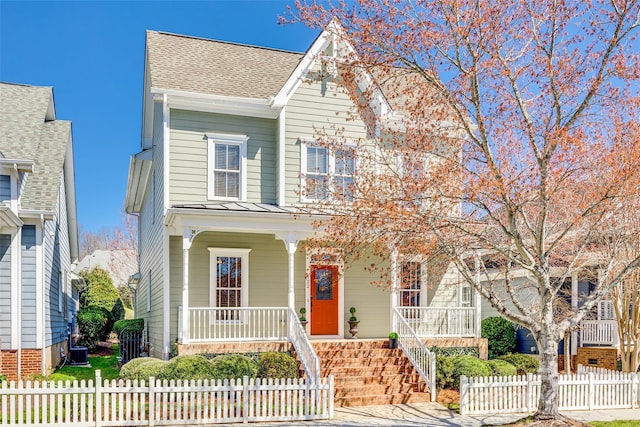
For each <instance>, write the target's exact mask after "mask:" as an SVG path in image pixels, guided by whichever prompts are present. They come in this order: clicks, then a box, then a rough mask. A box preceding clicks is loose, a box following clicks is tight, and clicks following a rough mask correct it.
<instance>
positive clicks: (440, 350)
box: [429, 345, 480, 357]
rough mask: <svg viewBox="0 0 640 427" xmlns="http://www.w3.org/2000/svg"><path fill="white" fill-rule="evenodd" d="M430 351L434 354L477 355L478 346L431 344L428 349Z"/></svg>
mask: <svg viewBox="0 0 640 427" xmlns="http://www.w3.org/2000/svg"><path fill="white" fill-rule="evenodd" d="M429 351H430V352H432V353H435V355H436V356H447V357H453V356H473V357H478V356H479V355H480V352H478V347H438V346H435V345H434V346H433V347H431V348H430V349H429Z"/></svg>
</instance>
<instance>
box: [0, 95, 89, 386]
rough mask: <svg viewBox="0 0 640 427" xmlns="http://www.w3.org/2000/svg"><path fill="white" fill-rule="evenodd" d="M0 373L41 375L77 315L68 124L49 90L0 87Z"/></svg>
mask: <svg viewBox="0 0 640 427" xmlns="http://www.w3.org/2000/svg"><path fill="white" fill-rule="evenodd" d="M0 99H1V100H2V101H1V102H0V349H1V351H0V374H4V375H7V377H8V378H9V379H16V378H20V377H22V376H24V375H28V374H45V373H47V372H48V371H50V370H51V369H52V368H53V367H55V366H56V365H57V364H58V363H59V361H60V357H61V354H63V353H66V352H67V351H68V349H67V344H68V337H69V326H70V324H71V323H72V322H73V318H74V315H75V312H76V310H77V300H78V298H77V295H78V289H77V287H78V286H79V285H80V282H79V281H78V280H77V278H75V276H74V275H73V273H72V269H73V267H72V263H73V262H75V261H76V260H77V257H78V227H77V221H76V198H75V183H74V166H73V141H72V133H71V122H68V121H63V120H57V119H56V111H55V104H54V99H53V89H52V88H51V87H36V86H27V85H20V84H9V83H0Z"/></svg>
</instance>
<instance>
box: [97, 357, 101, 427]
mask: <svg viewBox="0 0 640 427" xmlns="http://www.w3.org/2000/svg"><path fill="white" fill-rule="evenodd" d="M95 390H96V395H95V402H96V427H100V426H101V425H102V378H101V377H100V369H96V388H95Z"/></svg>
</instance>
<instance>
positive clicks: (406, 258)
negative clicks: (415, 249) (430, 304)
mask: <svg viewBox="0 0 640 427" xmlns="http://www.w3.org/2000/svg"><path fill="white" fill-rule="evenodd" d="M405 262H417V263H419V264H420V305H419V306H417V307H426V306H427V263H426V262H425V260H424V259H423V258H422V257H421V256H410V255H401V256H400V257H399V259H398V276H399V277H398V307H414V306H403V305H401V303H402V299H401V298H400V295H401V293H402V291H403V288H402V264H403V263H405Z"/></svg>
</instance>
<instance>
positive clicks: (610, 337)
mask: <svg viewBox="0 0 640 427" xmlns="http://www.w3.org/2000/svg"><path fill="white" fill-rule="evenodd" d="M619 342H620V340H619V338H618V324H617V322H616V321H615V320H583V321H582V322H580V343H581V344H582V345H584V344H588V345H607V346H617V345H618V344H619Z"/></svg>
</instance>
